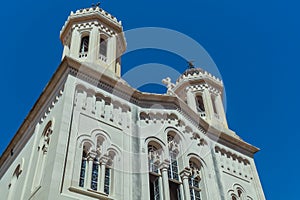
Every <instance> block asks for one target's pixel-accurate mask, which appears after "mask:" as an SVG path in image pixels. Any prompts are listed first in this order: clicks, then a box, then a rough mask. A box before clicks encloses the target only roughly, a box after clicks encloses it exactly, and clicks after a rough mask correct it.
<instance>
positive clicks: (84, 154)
mask: <svg viewBox="0 0 300 200" xmlns="http://www.w3.org/2000/svg"><path fill="white" fill-rule="evenodd" d="M86 164H87V152H86V149H85V147H83V151H82V159H81V168H80V178H79V186H80V187H84V179H85V173H86Z"/></svg>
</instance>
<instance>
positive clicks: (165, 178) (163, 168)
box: [160, 160, 170, 200]
mask: <svg viewBox="0 0 300 200" xmlns="http://www.w3.org/2000/svg"><path fill="white" fill-rule="evenodd" d="M169 165H170V161H168V160H165V161H163V162H162V163H161V165H160V171H161V176H162V183H163V196H164V200H170V188H169V177H168V168H169Z"/></svg>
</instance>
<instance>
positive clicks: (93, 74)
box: [0, 57, 259, 169]
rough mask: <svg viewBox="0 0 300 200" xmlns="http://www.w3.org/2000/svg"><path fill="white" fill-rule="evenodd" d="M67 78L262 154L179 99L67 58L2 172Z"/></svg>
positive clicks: (20, 131)
mask: <svg viewBox="0 0 300 200" xmlns="http://www.w3.org/2000/svg"><path fill="white" fill-rule="evenodd" d="M68 74H70V75H73V76H77V77H78V78H81V79H84V80H86V81H87V82H89V83H91V84H93V85H95V86H96V87H99V88H101V89H103V90H106V91H107V92H110V93H111V92H113V94H114V95H116V96H118V97H120V98H122V99H124V100H126V101H129V102H131V103H133V104H135V105H137V106H139V107H142V108H150V107H151V106H153V105H155V104H157V103H159V104H160V105H162V106H164V109H172V110H177V111H178V112H180V113H181V114H182V115H183V116H184V117H186V118H187V119H189V120H190V121H191V122H192V123H193V124H194V125H195V126H196V127H197V128H199V130H202V129H204V130H205V132H206V134H207V135H208V137H210V138H212V139H215V140H216V139H217V142H222V143H223V144H225V145H227V146H228V145H229V146H232V147H234V148H235V149H237V148H240V149H241V150H242V151H243V152H246V153H247V154H248V155H250V156H251V155H253V154H254V153H256V152H257V151H259V149H258V148H256V147H254V146H252V145H250V144H248V143H246V142H244V141H243V140H241V139H239V138H236V137H233V136H231V135H229V134H228V133H227V132H228V131H227V132H226V131H225V130H221V131H220V130H218V129H216V128H214V127H211V126H210V125H209V124H208V123H207V122H206V121H204V120H203V119H202V118H201V117H200V116H198V115H197V114H196V113H195V112H194V111H193V110H192V109H191V108H189V107H188V106H187V105H186V104H185V103H184V102H183V101H182V100H180V99H179V98H177V97H174V96H169V95H163V94H150V93H143V92H140V91H138V90H136V89H134V88H132V87H130V86H129V85H127V84H125V83H124V81H123V80H122V79H120V78H112V77H110V76H108V75H106V74H105V73H101V72H98V71H95V70H93V69H91V68H89V67H88V65H87V64H86V65H85V64H82V63H80V62H78V61H76V60H74V59H72V58H70V57H65V58H64V59H63V61H62V62H61V64H60V65H59V67H58V69H57V70H56V71H55V73H54V75H53V76H52V78H51V79H50V81H49V83H48V84H47V86H46V87H45V89H44V90H43V92H42V93H41V95H40V96H39V98H38V100H37V101H36V103H35V104H34V106H33V108H32V109H31V110H30V112H29V114H28V115H27V117H26V118H25V120H24V121H23V123H22V125H21V126H20V128H19V129H18V131H17V133H16V134H15V136H14V137H13V139H12V140H11V142H10V143H9V145H8V147H7V148H6V150H5V151H4V152H3V154H2V156H1V158H0V169H1V168H2V165H3V163H4V161H5V160H6V159H7V158H8V157H9V156H10V151H11V149H13V147H14V146H15V145H16V144H17V143H18V142H19V140H20V139H21V138H22V137H23V135H24V134H25V133H26V130H27V129H28V127H29V126H32V123H33V122H35V121H36V120H37V118H38V117H39V116H40V111H41V109H42V108H43V106H44V104H45V103H46V102H47V101H48V97H49V96H50V95H51V93H52V92H53V89H55V88H57V87H58V86H59V85H60V83H61V81H62V80H64V77H67V75H68ZM99 77H101V79H99Z"/></svg>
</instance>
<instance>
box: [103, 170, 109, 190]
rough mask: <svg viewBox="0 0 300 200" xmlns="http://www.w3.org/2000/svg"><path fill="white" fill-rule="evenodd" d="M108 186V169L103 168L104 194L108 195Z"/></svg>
mask: <svg viewBox="0 0 300 200" xmlns="http://www.w3.org/2000/svg"><path fill="white" fill-rule="evenodd" d="M109 184H110V168H107V167H106V168H105V179H104V192H105V193H106V194H109Z"/></svg>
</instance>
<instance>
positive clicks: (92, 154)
mask: <svg viewBox="0 0 300 200" xmlns="http://www.w3.org/2000/svg"><path fill="white" fill-rule="evenodd" d="M96 156H97V153H96V152H94V151H90V152H89V153H88V160H89V161H90V160H94V159H95V158H96Z"/></svg>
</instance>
